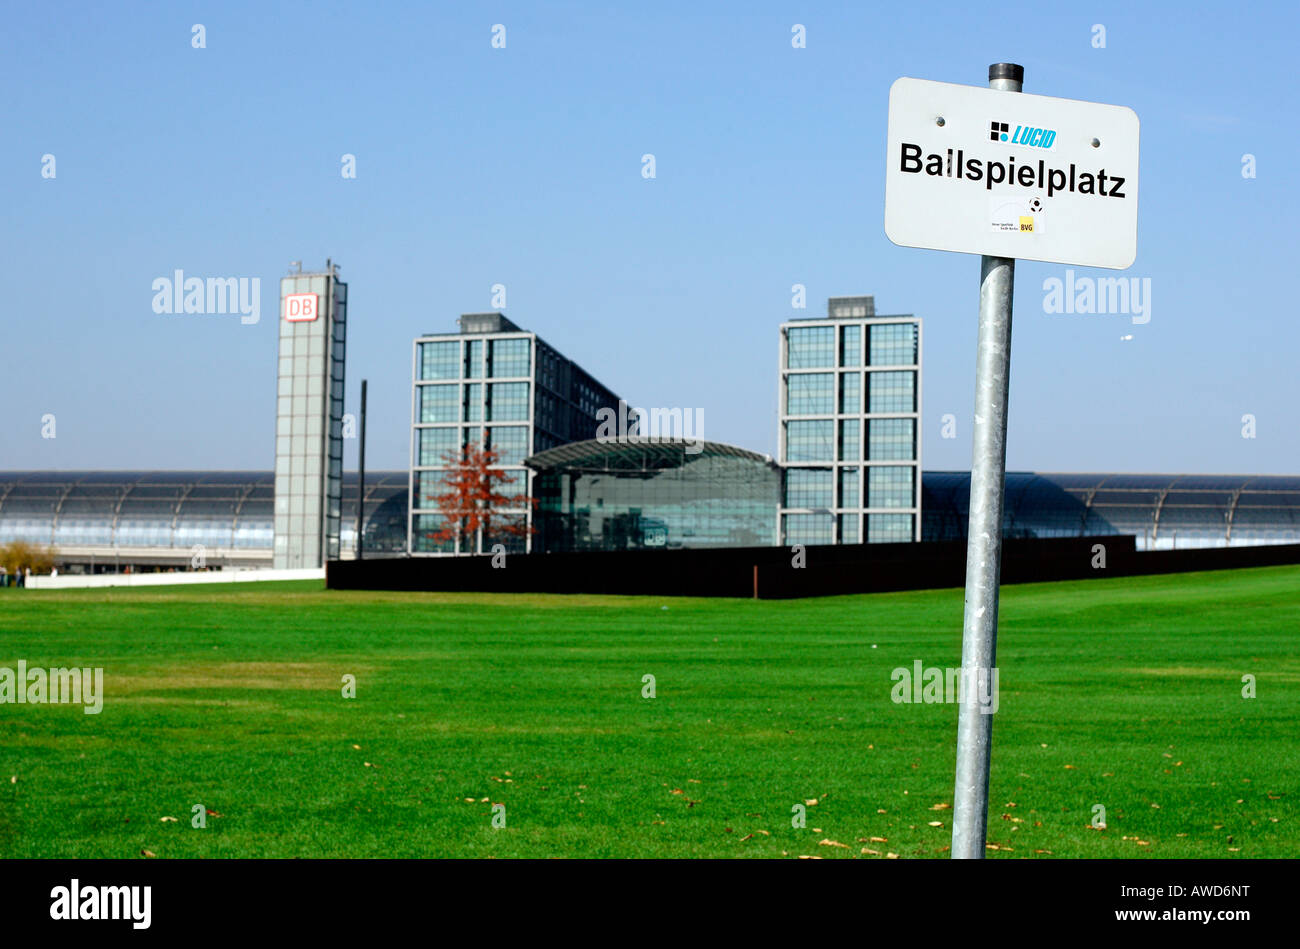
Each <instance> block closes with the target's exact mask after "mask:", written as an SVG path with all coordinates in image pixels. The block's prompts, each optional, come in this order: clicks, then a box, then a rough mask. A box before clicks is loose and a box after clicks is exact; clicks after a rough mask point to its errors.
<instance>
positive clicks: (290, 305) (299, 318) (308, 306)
mask: <svg viewBox="0 0 1300 949" xmlns="http://www.w3.org/2000/svg"><path fill="white" fill-rule="evenodd" d="M319 299H320V298H319V297H318V296H317V295H316V294H314V293H290V294H287V295H286V296H285V298H284V318H285V319H286V320H288V321H289V322H290V323H305V322H308V321H310V320H314V319H316V317H318V316H320V307H319V305H318V301H319Z"/></svg>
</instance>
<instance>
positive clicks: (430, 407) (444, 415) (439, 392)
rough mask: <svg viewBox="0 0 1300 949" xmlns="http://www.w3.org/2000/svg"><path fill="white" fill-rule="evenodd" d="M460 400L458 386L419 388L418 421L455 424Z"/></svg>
mask: <svg viewBox="0 0 1300 949" xmlns="http://www.w3.org/2000/svg"><path fill="white" fill-rule="evenodd" d="M459 400H460V386H458V385H456V384H455V383H453V384H451V385H432V386H420V421H421V422H455V421H458V419H457V417H456V416H457V415H458V414H459V413H458V411H457V409H458V408H459V406H458V402H459Z"/></svg>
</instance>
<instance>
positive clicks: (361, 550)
mask: <svg viewBox="0 0 1300 949" xmlns="http://www.w3.org/2000/svg"><path fill="white" fill-rule="evenodd" d="M358 451H359V457H358V460H357V559H358V560H360V559H361V558H362V557H364V556H365V547H366V532H365V527H366V380H365V379H362V380H361V444H360V445H359V446H358Z"/></svg>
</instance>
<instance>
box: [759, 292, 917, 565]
mask: <svg viewBox="0 0 1300 949" xmlns="http://www.w3.org/2000/svg"><path fill="white" fill-rule="evenodd" d="M779 399H780V427H779V431H778V446H779V449H778V450H779V454H778V457H779V459H780V462H781V465H782V467H783V469H784V471H785V488H784V492H783V495H782V497H781V499H780V504H779V507H778V511H777V527H778V531H779V536H780V538H781V540H780V542H781V543H782V544H787V545H788V544H858V543H863V542H866V543H891V542H899V541H917V540H920V539H921V529H922V528H921V439H920V419H921V320H920V319H919V318H918V317H915V316H876V313H875V301H874V299H873V298H872V297H869V296H865V297H832V298H831V299H830V300H829V301H828V306H827V316H826V317H825V318H810V319H800V320H792V321H790V322H788V323H783V324H782V325H781V354H780V390H779Z"/></svg>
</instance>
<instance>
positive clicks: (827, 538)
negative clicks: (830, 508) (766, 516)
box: [781, 514, 835, 544]
mask: <svg viewBox="0 0 1300 949" xmlns="http://www.w3.org/2000/svg"><path fill="white" fill-rule="evenodd" d="M834 523H835V522H834V521H832V520H831V515H829V514H784V515H782V516H781V532H782V533H783V534H784V535H785V541H784V543H786V544H829V543H830V542H831V528H832V526H833V525H834Z"/></svg>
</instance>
